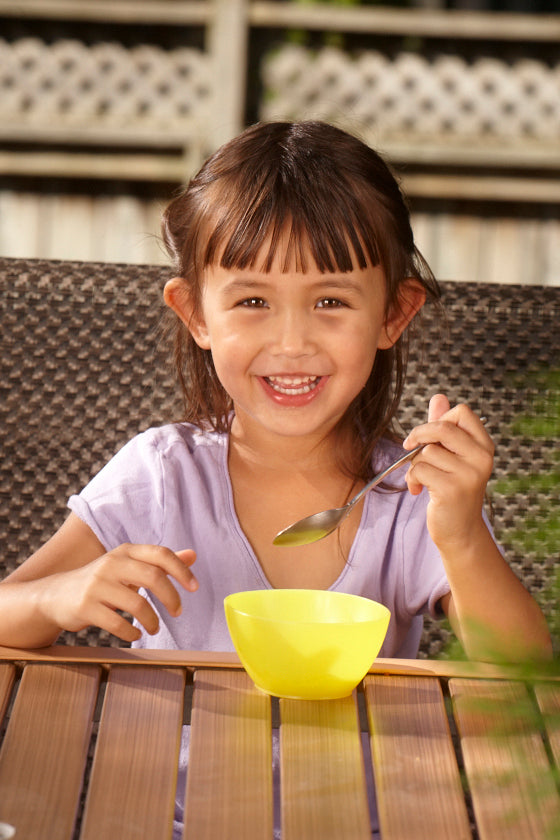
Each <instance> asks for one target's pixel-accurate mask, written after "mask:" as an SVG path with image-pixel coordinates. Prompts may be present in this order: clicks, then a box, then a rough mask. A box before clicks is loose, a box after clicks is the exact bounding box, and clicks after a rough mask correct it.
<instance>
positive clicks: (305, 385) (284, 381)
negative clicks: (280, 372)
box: [265, 376, 321, 396]
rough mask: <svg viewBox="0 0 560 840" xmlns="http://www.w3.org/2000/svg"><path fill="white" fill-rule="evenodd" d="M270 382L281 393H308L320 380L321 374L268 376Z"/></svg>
mask: <svg viewBox="0 0 560 840" xmlns="http://www.w3.org/2000/svg"><path fill="white" fill-rule="evenodd" d="M265 378H266V381H267V382H268V384H269V385H270V386H271V387H272V388H274V390H275V391H278V393H279V394H289V395H292V396H293V395H294V394H308V393H309V392H310V391H312V390H313V389H314V388H315V387H316V386H317V383H318V382H319V379H320V378H321V377H320V376H267V377H265Z"/></svg>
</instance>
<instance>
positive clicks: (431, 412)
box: [428, 394, 451, 423]
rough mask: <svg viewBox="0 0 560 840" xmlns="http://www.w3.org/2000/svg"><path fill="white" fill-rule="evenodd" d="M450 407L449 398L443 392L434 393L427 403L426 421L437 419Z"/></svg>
mask: <svg viewBox="0 0 560 840" xmlns="http://www.w3.org/2000/svg"><path fill="white" fill-rule="evenodd" d="M450 408H451V405H450V403H449V400H448V399H447V397H446V396H445V395H444V394H434V396H433V397H431V399H430V402H429V405H428V423H431V422H432V421H434V420H439V419H440V417H443V415H444V414H446V413H447V412H448V411H449V409H450Z"/></svg>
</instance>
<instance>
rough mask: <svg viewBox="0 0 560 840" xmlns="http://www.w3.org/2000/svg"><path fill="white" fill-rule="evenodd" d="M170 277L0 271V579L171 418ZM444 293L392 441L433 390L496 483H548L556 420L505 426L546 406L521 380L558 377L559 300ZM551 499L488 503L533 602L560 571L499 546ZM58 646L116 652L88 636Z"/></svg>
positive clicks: (53, 267)
mask: <svg viewBox="0 0 560 840" xmlns="http://www.w3.org/2000/svg"><path fill="white" fill-rule="evenodd" d="M167 276H168V275H167V272H166V270H165V269H164V268H162V267H155V266H123V265H113V264H94V263H71V262H54V261H40V260H37V261H25V260H15V259H5V260H0V290H1V292H0V293H1V309H0V311H1V341H2V354H1V362H0V363H1V370H0V389H1V391H0V441H1V443H0V446H1V450H0V451H1V453H2V457H1V462H0V539H1V544H2V547H3V549H2V555H3V557H2V561H1V563H0V574H1V576H4V575H5V574H6V573H7V572H9V571H10V570H12V569H13V568H14V567H15V566H16V564H17V563H18V562H21V561H22V560H23V559H24V558H25V557H26V556H28V554H29V553H31V552H32V551H33V550H35V549H36V548H37V547H38V546H39V545H41V544H42V542H44V541H45V540H46V539H47V538H48V537H49V536H50V535H51V534H52V533H53V531H54V530H55V529H56V528H57V527H58V526H59V525H60V523H61V522H62V520H63V519H64V517H65V515H66V500H67V498H68V496H69V495H70V494H71V493H73V492H77V491H79V489H80V488H81V487H82V486H83V485H84V484H85V483H86V482H87V481H88V479H89V478H90V477H91V476H92V475H93V474H94V473H95V472H96V471H97V470H98V469H99V468H100V467H101V466H102V465H103V464H104V463H105V462H106V461H107V460H108V459H109V458H110V457H111V455H112V454H113V453H114V452H115V451H116V450H117V449H118V448H119V447H120V446H121V445H122V444H123V443H124V442H125V441H126V440H128V439H129V438H130V437H131V436H132V435H134V434H135V433H136V432H137V431H139V430H141V429H144V428H147V427H148V426H149V425H151V424H157V423H161V422H166V421H169V420H176V419H178V418H179V417H180V413H181V407H180V400H179V398H178V394H177V389H176V387H175V380H174V372H173V370H172V369H171V365H170V363H169V361H168V358H167V355H166V351H165V350H164V349H163V348H162V347H161V335H160V334H161V330H160V326H161V318H162V315H163V304H162V302H161V292H162V288H163V284H164V282H165V279H166V277H167ZM443 289H444V301H445V305H446V311H447V317H446V319H445V320H442V318H441V316H439V315H436V314H435V312H434V311H433V310H431V309H430V308H429V307H428V308H426V312H425V315H424V328H423V330H422V339H421V341H420V334H419V336H418V339H415V341H414V342H413V348H412V352H411V360H410V366H409V379H408V386H407V389H406V393H405V399H404V401H403V405H402V413H401V418H400V419H401V424H402V427H403V429H404V430H407V429H409V428H410V427H411V426H413V425H414V424H415V423H416V422H420V421H422V420H423V419H424V417H425V416H426V411H427V402H428V399H429V396H430V395H431V394H432V393H434V391H437V390H441V391H444V392H446V393H447V394H448V395H449V397H450V399H451V400H452V402H456V401H467V402H469V403H470V404H471V405H472V406H473V407H474V408H476V409H477V410H479V411H480V412H481V413H484V414H485V415H487V416H488V417H489V424H488V428H489V430H490V432H491V434H492V436H493V438H494V441H495V443H496V464H495V475H496V478H500V477H503V476H505V475H508V474H511V473H514V474H520V473H521V474H527V475H532V474H535V473H538V472H545V471H546V470H547V468H548V467H549V466H550V464H551V463H552V461H551V459H552V457H553V456H552V454H551V453H553V451H554V449H555V448H556V449H557V446H558V438H559V437H560V428H558V417H556V419H555V421H554V418H553V432H552V434H550V435H549V436H548V437H547V438H544V439H539V440H531V439H529V438H524V437H519V436H516V435H514V434H513V432H512V422H513V421H514V418H515V417H516V416H517V415H519V414H521V413H525V414H531V413H533V412H534V411H535V410H536V409H535V401H536V400H539V399H540V400H541V401H543V400H544V404H545V408H546V405H548V404H549V402H547V394H546V392H543V390H542V386H540V385H539V384H538V383H535V382H534V380H533V379H532V378H531V377H530V378H529V379H528V380H527V379H526V378H525V374H527V373H528V372H530V371H533V370H538V369H547V368H549V367H554V366H555V367H556V368H559V367H560V340H559V337H558V330H557V324H558V320H559V316H560V290H559V289H557V288H553V287H550V288H545V287H543V288H541V287H539V288H537V287H519V286H506V285H504V286H495V285H483V284H478V285H477V284H450V283H449V284H443ZM552 404H553V400H552V397H551V398H550V405H552ZM540 410H541V411H542V406H541V408H540ZM554 422H555V423H556V425H555V426H554ZM558 492H559V491H558V487H557V486H556V487H554V486H553V487H552V488H551V489H550V491H549V496H550V497H549V498H548V499H547V498H544V499H543V497H542V492H540V493H535V494H534V495H533V494H531V493H530V492H529V493H524V494H523V495H522V496H520V494H515V495H512V496H511V497H509V496H505V495H503V494H499V495H496V494H494V496H493V505H494V509H495V527H496V531H497V533H498V536H499V537H500V538H501V539H502V541H503V542H504V544H505V545H506V546H507V549H508V556H509V557H510V559H511V562H512V564H513V566H514V568H515V569H516V571H517V572H518V574H519V575H520V576H521V577H522V578H523V580H524V581H525V583H526V585H527V586H528V587H529V588H530V589H531V590H532V591H533V592H534V593H535V594H537V595H539V593H541V592H542V590H543V589H544V588H545V587H546V585H547V583H548V581H549V580H550V577H551V573H552V570H553V567H554V564H555V562H556V560H557V557H555V556H550V555H546V556H543V553H542V552H539V551H538V550H535V552H533V553H531V554H525V553H522V552H520V551H519V549H518V548H516V547H515V545H513V544H511V545H510V544H508V534H509V531H510V529H511V528H512V527H513V526H514V525H516V524H518V523H519V522H520V521H523V518H524V517H528V516H531V515H532V514H533V513H534V511H535V510H537V509H538V508H539V506H540V507H542V505H543V501H544V504H545V505H546V504H548V503H550V505H551V506H552V505H555V506H556V507H558V501H559V500H558ZM481 585H482V586H483V585H484V581H481ZM446 638H447V633H446V631H445V629H443V628H442V627H440V626H439V625H438V624H436V623H435V622H427V626H426V631H425V633H424V637H423V641H422V652H423V653H424V654H429V655H433V654H435V653H436V652H437V651H438V650H439V649H440V648H441V647H442V644H443V643H444V642H445V641H446ZM61 641H67V642H68V643H80V644H83V643H92V644H118V643H119V642H118V640H115V639H113V638H111V637H109V636H108V635H107V634H106V633H104V632H102V631H98V630H96V629H90V630H88V631H83V632H81V633H80V634H64V636H63V638H62V639H61Z"/></svg>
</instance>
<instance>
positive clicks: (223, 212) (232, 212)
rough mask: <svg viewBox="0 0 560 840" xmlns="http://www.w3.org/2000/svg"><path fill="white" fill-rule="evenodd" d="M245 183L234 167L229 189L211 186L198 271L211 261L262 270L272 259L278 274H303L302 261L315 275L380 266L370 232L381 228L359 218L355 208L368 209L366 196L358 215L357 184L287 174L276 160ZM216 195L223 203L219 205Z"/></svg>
mask: <svg viewBox="0 0 560 840" xmlns="http://www.w3.org/2000/svg"><path fill="white" fill-rule="evenodd" d="M291 164H292V169H293V168H294V161H293V160H292V161H291ZM253 174H254V173H253ZM228 180H229V179H228ZM251 181H252V183H249V179H248V177H247V174H246V173H244V172H243V171H239V170H238V171H237V172H236V173H235V174H233V173H232V177H231V182H230V183H229V184H225V183H224V181H223V180H221V181H218V182H215V183H214V184H212V186H211V190H212V191H216V193H217V195H216V198H215V200H214V201H213V202H210V203H211V204H212V205H213V207H215V208H219V209H218V210H217V211H215V212H214V213H213V214H212V215H213V218H212V219H211V220H210V219H208V220H207V230H208V231H209V236H208V239H207V242H206V247H205V248H204V247H203V248H202V249H201V250H202V253H201V254H200V256H201V263H202V268H203V269H204V268H206V267H207V266H208V265H213V264H216V263H219V265H221V266H222V267H223V268H226V269H232V268H233V269H248V268H250V269H255V270H259V271H263V272H269V271H270V270H271V268H272V265H273V262H274V260H275V259H276V258H277V256H278V255H279V256H280V260H281V263H280V265H281V270H282V271H283V272H287V271H289V270H290V268H295V270H296V271H301V272H303V273H305V272H306V271H308V270H309V269H310V268H311V267H312V266H310V265H309V262H310V258H311V259H312V260H313V261H314V263H315V266H316V268H317V269H318V270H319V271H320V272H323V273H324V272H330V273H334V272H343V273H345V272H348V271H352V270H353V269H356V268H362V269H363V268H366V267H367V266H368V265H371V266H376V265H378V264H379V263H380V248H379V247H378V238H379V233H378V231H377V230H376V228H377V227H378V226H379V227H380V226H381V225H375V224H372V219H371V215H370V218H369V219H367V218H366V219H364V213H363V206H364V205H365V206H368V204H369V206H371V199H372V196H371V195H370V196H369V197H368V198H369V202H367V203H366V202H364V203H363V204H362V211H361V212H360V208H359V207H358V206H357V205H358V202H357V201H356V193H357V192H361V190H359V187H358V185H356V184H353V185H352V186H350V185H349V184H348V183H347V182H344V181H343V179H341V177H340V175H339V176H338V182H337V184H336V185H333V183H332V179H331V178H330V177H329V175H328V173H325V171H324V169H322V170H321V171H319V172H317V173H316V177H311V173H310V172H309V171H306V172H301V171H295V172H294V171H292V172H291V173H288V172H285V171H284V169H283V167H282V166H280V167H278V163H277V162H276V166H274V167H273V166H272V165H271V166H270V168H269V170H268V171H265V172H261V178H260V179H256V178H254V177H253V178H252V179H251ZM302 181H303V182H304V186H302ZM224 195H226V196H228V197H229V198H230V200H229V201H228V200H225V201H224ZM239 196H244V197H245V201H240V200H239ZM233 197H235V198H233ZM217 199H219V200H217ZM201 244H202V243H201Z"/></svg>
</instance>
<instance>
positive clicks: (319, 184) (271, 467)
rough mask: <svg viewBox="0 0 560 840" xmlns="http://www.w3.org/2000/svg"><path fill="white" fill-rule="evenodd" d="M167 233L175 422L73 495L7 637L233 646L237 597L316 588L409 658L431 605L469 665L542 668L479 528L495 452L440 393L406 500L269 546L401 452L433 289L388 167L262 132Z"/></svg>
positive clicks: (170, 215)
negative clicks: (359, 599)
mask: <svg viewBox="0 0 560 840" xmlns="http://www.w3.org/2000/svg"><path fill="white" fill-rule="evenodd" d="M163 230H164V239H165V243H166V245H167V247H168V249H169V251H170V253H171V255H172V257H173V259H174V261H175V264H176V273H177V276H176V277H175V278H174V279H172V280H170V281H169V282H168V284H167V285H166V287H165V292H164V297H165V301H166V303H167V304H168V306H169V307H170V310H172V311H173V313H174V317H175V320H176V339H175V342H176V344H175V346H176V361H177V364H178V369H179V374H180V379H181V383H182V387H183V392H184V399H185V420H186V422H184V423H179V424H173V425H168V426H164V427H162V428H157V429H151V430H148V431H147V432H145V433H143V434H141V435H139V436H138V437H136V438H134V439H133V440H132V441H130V442H129V443H128V444H127V445H126V446H125V447H124V448H123V449H122V450H121V451H120V452H119V453H118V454H117V455H116V456H115V457H114V458H113V459H112V460H111V461H110V462H109V464H107V466H106V467H105V468H104V469H103V470H102V471H101V472H100V473H99V474H98V475H97V476H96V477H95V478H93V480H92V481H91V482H90V484H89V485H88V486H87V487H86V488H85V489H84V490H83V491H82V492H81V493H80V495H78V496H72V497H71V499H70V501H69V507H70V510H71V513H70V515H69V517H68V519H67V520H66V522H65V523H64V525H63V526H62V527H61V528H60V530H59V531H58V532H57V533H56V534H55V535H54V536H53V537H52V538H51V540H50V541H49V542H47V543H46V544H45V545H44V546H43V547H42V548H40V549H39V550H38V551H37V552H36V553H35V554H34V555H33V556H32V557H30V558H29V559H28V560H27V561H26V562H25V563H24V564H22V565H21V566H20V567H19V568H18V569H17V570H16V571H15V572H13V573H12V574H11V575H10V576H9V577H8V578H7V579H6V580H5V581H4V582H3V583H2V584H1V585H0V644H3V645H12V646H19V647H39V646H42V645H48V644H50V643H53V642H54V641H55V640H56V638H57V636H58V635H59V633H60V632H61V630H63V629H67V630H79V629H81V628H83V627H84V626H87V625H90V624H91V625H97V626H99V627H102V628H105V629H106V630H108V631H110V632H111V633H114V634H115V635H117V636H119V637H120V638H121V639H124V640H126V641H127V642H132V643H133V644H135V645H139V646H144V647H154V648H179V649H188V648H190V649H206V650H227V649H231V642H230V639H229V635H228V632H227V628H226V624H225V618H224V611H223V599H224V597H225V596H226V595H228V594H229V593H231V592H235V591H239V590H245V589H258V588H270V587H309V588H324V589H328V588H330V589H333V590H337V591H341V592H353V593H356V594H359V595H363V596H366V597H369V598H372V599H375V600H378V601H381V602H383V603H384V604H386V605H387V606H388V607H389V609H390V611H391V614H392V618H391V623H390V628H389V632H388V634H387V638H386V641H385V644H384V645H383V648H382V651H381V655H383V656H396V657H414V656H416V653H417V650H418V643H419V638H420V633H421V628H422V615H423V614H424V613H426V612H430V613H432V615H443V614H445V615H448V616H449V618H450V621H451V623H452V625H453V627H454V628H455V630H456V632H457V634H458V635H459V637H460V638H461V640H462V642H463V645H464V647H465V649H466V651H467V653H468V654H469V655H470V656H471V657H475V658H488V657H491V656H499V657H505V658H516V659H518V658H526V657H534V658H540V657H547V656H549V655H550V640H549V635H548V631H547V627H546V624H545V621H544V618H543V616H542V614H541V612H540V610H539V608H538V607H537V605H536V603H535V602H534V601H533V599H532V598H531V597H530V595H529V594H528V593H527V592H526V591H525V589H524V588H523V586H522V585H521V584H520V582H519V581H518V579H517V578H516V577H515V575H514V574H513V573H512V571H511V570H510V568H509V566H508V565H507V563H506V562H505V560H504V559H503V557H502V555H501V554H500V552H499V550H498V548H497V547H496V544H495V542H494V539H493V537H492V534H491V532H490V531H489V528H488V525H487V522H486V519H485V518H484V515H483V510H482V507H483V497H484V492H485V487H486V483H487V481H488V478H489V476H490V473H491V470H492V453H493V446H492V442H491V440H490V438H489V436H488V434H487V432H486V431H485V429H484V427H483V425H482V423H481V422H480V419H479V418H478V417H477V416H476V415H475V414H474V413H473V412H472V411H471V410H470V409H469V408H468V407H467V406H465V405H459V406H456V407H454V408H450V406H449V403H448V401H447V399H446V398H445V397H444V396H443V395H436V396H435V397H434V398H433V399H432V401H431V403H430V406H429V411H428V422H427V423H426V424H425V425H421V426H419V427H418V428H416V429H414V430H413V431H412V432H411V434H410V435H409V436H408V438H407V439H406V440H405V442H404V447H405V448H406V449H410V448H412V447H414V446H417V445H418V444H420V443H422V444H428V445H427V446H426V448H425V449H424V450H423V451H422V453H421V454H420V455H418V456H417V457H416V459H415V460H414V462H413V464H412V465H411V466H410V468H409V469H408V472H407V474H406V484H407V485H408V490H407V489H406V484H405V482H404V480H403V481H401V484H402V488H401V490H400V491H398V490H395V488H384V489H381V490H376V491H373V492H371V493H369V494H367V496H366V498H365V500H364V502H363V503H362V505H361V506H360V507H356V508H355V509H354V510H353V512H352V514H351V515H350V516H349V517H348V518H347V520H346V521H345V522H344V524H343V525H342V527H341V528H340V530H339V531H337V532H335V533H334V534H332V535H331V536H329V537H328V538H326V539H325V540H323V541H321V542H318V543H315V544H313V545H309V546H306V547H278V546H274V545H273V544H272V540H273V537H274V536H275V534H276V533H277V532H278V531H280V530H281V529H282V528H284V527H286V526H287V525H289V524H290V523H292V522H294V521H295V520H297V519H300V518H301V517H303V516H306V515H307V514H310V513H314V512H316V511H319V510H323V509H325V508H331V507H337V506H340V505H342V504H343V503H344V502H345V501H346V500H347V499H349V498H350V497H351V496H352V495H354V494H355V493H356V492H357V490H358V489H359V488H360V487H362V486H363V485H364V483H365V482H366V481H367V480H368V478H370V476H371V475H372V474H373V473H374V472H376V471H377V470H379V469H380V468H381V467H382V466H383V465H385V464H387V463H389V462H390V461H392V460H393V459H394V458H396V457H397V456H398V455H399V454H400V453H402V448H401V445H400V444H399V442H398V438H397V434H396V427H395V425H394V424H395V418H396V413H397V408H398V403H399V398H400V395H401V391H402V385H403V378H404V374H405V361H406V352H405V351H406V336H407V328H408V326H409V325H410V323H411V322H412V320H413V318H414V316H415V315H416V313H417V312H418V311H419V310H420V308H421V307H422V305H423V303H424V301H425V299H426V298H427V297H428V298H430V299H432V300H436V299H437V297H438V289H437V285H436V283H435V281H434V279H433V276H432V274H431V272H430V270H429V268H428V267H427V265H426V263H425V262H424V260H423V259H422V257H421V256H420V254H419V253H418V251H417V249H416V248H415V245H414V241H413V236H412V231H411V228H410V221H409V214H408V211H407V209H406V206H405V203H404V201H403V198H402V195H401V193H400V190H399V188H398V185H397V183H396V181H395V180H394V178H393V176H392V175H391V173H390V171H389V169H388V168H387V166H386V165H385V164H384V162H383V161H382V160H381V158H380V157H379V156H378V155H377V154H376V153H375V152H373V151H372V150H371V149H369V148H368V147H367V146H365V145H364V144H363V143H361V142H360V141H358V140H357V139H355V138H353V137H351V136H349V135H348V134H346V133H344V132H342V131H340V130H338V129H336V128H333V127H330V126H327V125H324V124H320V123H301V124H290V123H272V124H261V125H257V126H254V127H252V128H250V129H248V130H247V131H245V132H244V133H243V134H241V135H240V136H239V137H238V138H236V139H235V140H233V141H231V142H230V143H228V144H226V145H225V146H224V147H223V148H221V149H220V150H219V151H218V152H217V153H216V154H215V155H213V157H211V158H210V159H209V160H208V161H207V163H206V164H205V165H204V166H203V167H202V169H201V171H200V172H199V174H198V175H197V176H196V177H195V178H194V179H193V180H192V182H191V183H190V184H189V186H188V187H187V188H186V189H185V191H184V192H183V193H182V194H180V195H179V196H178V197H177V198H176V199H175V200H174V201H173V202H172V203H171V205H170V206H169V207H168V209H167V211H166V213H165V217H164V228H163ZM403 477H404V476H403ZM195 559H196V564H195V565H194V567H193V564H194V562H195ZM119 610H120V611H125V613H129V614H131V615H132V616H133V619H134V620H133V622H129V621H128V620H127V619H126V618H125V617H123V616H121V614H120V612H118V611H119Z"/></svg>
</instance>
